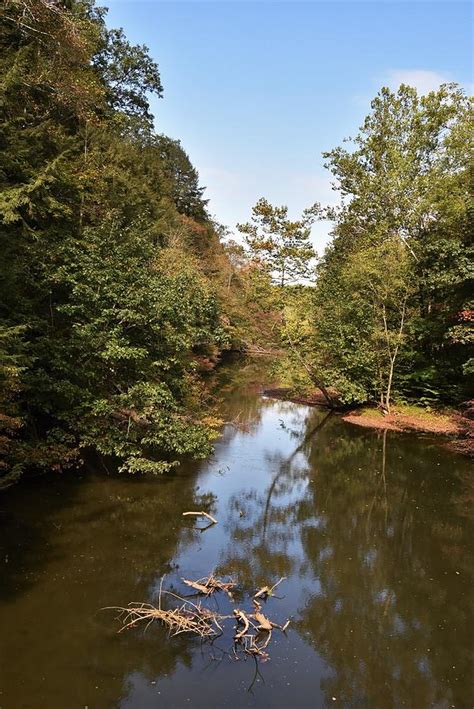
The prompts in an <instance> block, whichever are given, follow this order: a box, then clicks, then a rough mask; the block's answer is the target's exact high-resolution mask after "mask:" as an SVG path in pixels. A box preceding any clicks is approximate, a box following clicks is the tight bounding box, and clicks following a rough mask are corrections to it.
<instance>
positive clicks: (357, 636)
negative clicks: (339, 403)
mask: <svg viewBox="0 0 474 709" xmlns="http://www.w3.org/2000/svg"><path fill="white" fill-rule="evenodd" d="M218 377H219V381H220V389H219V391H220V395H221V397H222V403H221V409H222V412H223V416H224V418H225V419H226V420H228V421H230V420H232V419H234V418H236V417H238V420H239V422H241V423H242V424H243V426H235V425H227V426H226V427H225V429H224V431H223V435H222V436H221V438H220V439H219V440H218V441H217V444H216V449H215V453H214V455H213V456H212V457H211V458H210V459H208V460H207V461H204V462H201V463H195V464H189V465H182V466H181V467H180V468H179V469H178V470H176V471H175V472H174V473H173V474H170V475H165V476H161V477H158V478H154V479H140V478H133V477H127V476H125V475H122V476H120V475H113V474H107V473H106V472H105V471H104V470H103V468H100V469H98V470H95V471H94V470H92V471H82V472H74V473H72V472H71V473H68V474H63V475H58V474H55V475H53V474H51V475H46V476H44V477H40V478H36V479H33V480H29V481H24V482H22V483H21V484H18V485H17V486H15V487H12V488H10V489H8V490H6V491H4V492H3V493H2V495H1V496H0V524H1V530H2V531H1V538H0V564H1V579H0V581H1V582H0V627H1V638H2V639H1V665H0V707H1V709H24V708H25V709H26V708H27V707H28V708H32V709H43V708H44V709H75V708H76V707H77V708H78V709H86V708H87V709H105V708H108V707H120V709H152V708H153V709H156V708H160V707H163V708H165V707H166V708H167V709H168V708H175V707H176V708H179V709H181V708H183V707H206V709H213V708H215V707H219V708H220V707H232V708H236V707H256V708H258V709H260V708H262V709H263V708H265V709H267V708H270V707H285V708H288V709H290V708H298V707H301V708H305V709H306V708H308V709H309V708H311V709H313V708H317V707H331V706H336V707H337V706H343V707H357V708H362V707H363V708H374V709H379V708H381V709H384V708H385V707H394V708H395V707H413V708H416V709H423V708H424V707H436V708H439V709H444V708H445V707H446V708H448V707H459V708H465V707H470V706H472V704H473V699H474V693H473V691H472V690H473V687H472V679H471V677H472V659H473V640H472V628H473V625H472V589H473V566H474V562H473V555H472V542H471V540H472V538H473V535H472V505H471V503H472V487H471V488H470V487H469V485H471V486H472V466H471V464H470V463H469V461H468V460H467V459H465V458H463V457H461V456H460V455H458V454H456V453H453V452H450V451H449V450H447V449H446V448H445V447H443V446H442V445H441V444H440V442H439V440H435V439H434V438H432V437H429V436H425V435H417V434H401V433H396V432H393V431H388V432H385V433H382V432H377V431H371V430H368V429H363V428H359V427H356V426H352V425H351V424H348V423H344V422H343V421H342V420H341V419H340V418H339V417H338V416H335V415H332V416H328V413H327V412H326V411H325V410H323V409H316V408H309V407H306V406H302V405H297V404H292V403H288V402H283V401H277V400H272V399H268V398H265V397H262V396H261V395H260V394H259V390H260V388H261V386H262V385H264V384H265V379H264V377H265V375H264V373H263V372H262V370H261V367H260V368H259V366H258V365H257V364H253V363H243V362H242V363H239V364H238V365H237V366H235V365H234V366H233V367H228V368H227V369H226V368H224V369H223V370H222V371H221V372H220V373H219V375H218ZM470 490H471V492H470ZM203 508H204V509H207V510H209V511H211V512H212V514H213V515H214V516H215V517H216V518H217V520H218V524H217V525H215V526H212V527H209V528H208V529H206V530H205V531H203V532H201V531H199V527H202V526H203V524H202V523H201V522H199V521H198V522H194V521H193V520H192V519H190V518H186V517H183V516H182V513H183V512H184V511H188V510H199V509H203ZM210 571H214V572H215V573H216V574H218V575H219V576H232V577H233V578H235V579H236V580H237V581H238V583H239V586H240V587H241V588H242V592H243V596H242V597H241V598H240V600H239V603H243V604H244V605H245V604H247V605H249V601H250V598H251V595H252V594H253V593H254V592H255V590H256V589H257V588H258V587H259V586H261V585H262V584H265V583H270V584H271V583H275V582H276V581H277V580H278V579H279V578H280V577H282V576H283V577H286V580H285V581H283V582H282V583H281V584H280V585H279V586H278V590H277V591H275V593H276V594H277V595H278V596H279V597H278V598H276V597H273V598H270V599H269V600H268V602H267V604H266V606H265V612H268V614H269V615H270V616H271V617H272V618H274V619H275V620H276V621H277V622H284V621H285V620H286V619H287V618H290V619H291V624H290V627H289V629H288V631H287V632H286V633H285V634H282V633H281V632H279V631H274V635H273V640H272V643H271V645H270V646H269V648H268V651H269V654H270V659H269V660H268V661H267V662H260V663H258V664H256V663H255V662H254V660H253V658H248V659H247V661H245V660H243V659H241V660H240V661H236V660H235V659H233V658H232V656H231V655H229V654H227V650H230V648H229V647H228V646H226V645H225V643H226V642H227V641H226V639H225V638H224V639H220V645H219V647H217V645H218V643H217V642H216V647H211V646H209V644H206V643H204V644H202V643H201V642H200V641H198V640H196V639H193V638H191V637H186V636H178V637H176V638H168V637H167V634H166V631H165V630H164V629H162V628H161V627H158V626H157V625H156V626H151V627H149V628H148V630H147V631H146V633H144V632H143V629H140V628H137V629H134V630H132V631H128V632H126V633H122V634H117V630H118V629H119V627H120V626H119V624H118V622H117V620H116V614H114V613H113V612H111V611H104V610H101V609H102V608H104V607H105V606H116V605H119V606H123V605H127V604H128V603H129V602H131V601H147V602H153V601H154V600H156V594H157V592H158V589H159V584H160V580H161V578H162V577H163V576H165V580H164V584H165V585H166V586H167V587H169V588H171V587H173V588H175V589H177V590H179V591H180V592H183V584H182V581H181V577H186V578H191V579H196V578H199V577H202V576H206V575H207V574H208V573H209V572H210ZM212 603H215V604H220V605H219V607H223V608H226V607H227V605H228V602H227V601H226V600H224V599H222V598H216V601H212ZM216 607H218V606H217V605H216Z"/></svg>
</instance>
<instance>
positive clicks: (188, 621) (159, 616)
mask: <svg viewBox="0 0 474 709" xmlns="http://www.w3.org/2000/svg"><path fill="white" fill-rule="evenodd" d="M113 610H118V611H120V615H121V616H122V622H123V625H122V627H121V628H120V630H119V631H118V632H119V633H121V632H123V631H124V630H128V629H129V628H133V627H134V626H135V625H137V624H138V623H142V622H143V621H145V622H146V627H148V625H150V623H152V622H153V621H154V620H158V621H160V623H162V624H163V625H164V626H166V627H167V628H168V629H169V630H170V632H171V635H179V634H180V633H192V634H193V635H199V637H201V638H209V637H213V636H215V635H217V632H216V630H215V629H214V627H213V624H214V623H215V624H216V625H217V627H218V628H220V625H219V618H218V617H217V615H215V614H212V612H211V611H208V609H203V608H200V607H199V606H195V607H194V608H193V607H192V605H191V604H189V602H187V601H184V602H183V604H182V605H181V606H179V608H173V609H171V610H164V609H163V608H155V606H152V605H151V604H149V603H129V604H128V607H127V608H120V607H117V608H114V609H113ZM145 629H146V628H145Z"/></svg>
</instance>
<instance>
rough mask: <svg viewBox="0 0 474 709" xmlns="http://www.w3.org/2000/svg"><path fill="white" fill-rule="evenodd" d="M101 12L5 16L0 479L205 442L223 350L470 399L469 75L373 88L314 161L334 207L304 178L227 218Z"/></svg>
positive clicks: (347, 400)
mask: <svg viewBox="0 0 474 709" xmlns="http://www.w3.org/2000/svg"><path fill="white" fill-rule="evenodd" d="M106 19H107V16H106V11H105V10H104V9H103V8H100V7H98V6H96V5H95V2H94V0H64V1H61V0H57V1H53V0H6V1H5V2H4V3H3V8H2V10H1V27H0V44H1V53H0V76H1V103H0V148H1V163H0V249H1V254H2V256H1V263H0V272H1V279H0V289H1V292H0V360H1V369H0V487H1V486H7V485H10V484H11V483H12V482H14V481H16V480H18V479H19V478H20V477H21V476H22V475H23V474H24V473H27V472H28V471H40V470H45V471H46V470H57V471H60V470H64V469H66V468H69V467H74V466H79V465H80V464H81V462H82V461H83V460H84V458H85V457H86V456H88V455H100V456H106V457H107V458H110V459H111V460H113V461H114V462H115V463H116V465H117V467H118V468H119V469H120V470H121V471H123V472H126V473H162V472H165V471H167V470H169V469H171V468H173V467H174V466H175V465H176V464H177V463H178V462H179V461H180V460H182V459H183V457H193V458H204V457H206V456H208V455H209V453H210V451H211V450H212V441H213V440H214V439H215V438H216V437H217V436H218V434H219V430H220V428H221V426H222V421H221V419H220V418H219V415H218V412H217V411H216V408H215V406H214V401H213V397H212V395H211V393H210V391H209V387H208V386H207V382H206V377H207V372H208V371H209V369H211V368H213V367H214V366H215V365H216V363H218V362H219V361H220V360H222V359H223V358H225V356H226V353H228V352H237V353H242V354H245V353H251V354H252V353H253V354H262V353H265V356H271V357H272V361H273V364H272V366H273V370H274V376H275V378H278V379H279V380H280V381H281V382H282V383H283V384H285V385H287V386H291V387H292V388H294V389H295V390H297V391H304V390H307V389H308V388H312V389H318V390H319V391H320V392H321V393H322V397H323V399H324V400H325V403H326V404H327V405H329V406H330V407H334V408H341V407H349V408H350V407H354V406H358V405H361V404H364V405H373V406H378V407H381V409H382V410H383V411H386V412H389V411H390V408H391V406H392V405H393V403H394V402H412V403H415V404H417V405H421V406H424V407H430V408H435V409H436V408H437V407H455V408H456V407H459V406H460V405H461V404H463V403H464V402H466V401H467V400H468V399H469V396H470V393H469V392H472V386H473V374H474V355H473V349H472V348H473V342H474V304H473V301H472V299H471V298H472V292H473V290H472V280H473V271H472V256H473V221H474V205H473V202H472V187H473V181H474V174H473V170H472V162H471V161H470V152H471V151H470V148H471V146H472V124H471V113H470V111H471V103H470V99H469V97H468V96H467V95H466V93H465V91H464V90H463V89H462V88H461V87H460V86H458V85H456V84H444V85H442V86H441V87H440V88H439V89H438V90H436V91H431V92H429V93H427V94H426V95H420V94H418V93H417V91H416V90H415V89H414V88H411V87H410V86H407V85H401V86H400V87H399V88H398V90H395V91H393V90H390V89H388V88H386V87H384V88H381V90H380V91H379V92H378V94H377V95H376V96H375V98H374V99H373V101H372V103H371V106H370V112H369V114H368V115H367V117H366V118H365V121H364V122H363V124H362V126H361V127H360V128H357V126H354V131H355V133H354V137H352V138H350V139H347V140H345V141H344V142H343V143H342V145H341V146H338V147H335V148H333V149H328V151H327V152H326V153H325V154H324V159H325V161H326V167H327V170H328V171H329V172H330V173H331V175H332V177H333V186H334V190H335V192H336V194H337V195H338V200H339V201H338V205H337V206H327V205H325V204H321V203H320V202H319V201H318V195H317V194H315V195H314V203H313V204H310V205H308V208H307V209H306V210H305V211H304V212H303V213H302V214H301V215H299V217H298V218H297V219H294V218H293V217H292V216H291V215H289V213H288V209H287V207H285V206H275V205H272V204H271V203H270V202H269V201H268V200H267V199H265V198H263V197H262V198H261V199H260V200H259V201H258V202H257V203H256V205H255V207H254V208H253V211H252V213H251V214H250V215H249V221H248V222H247V223H244V224H239V225H237V226H236V225H230V227H231V228H228V227H225V226H223V225H221V224H220V223H218V221H216V219H215V218H214V217H213V216H211V214H210V212H209V209H208V206H207V201H206V196H205V190H204V187H203V186H202V185H201V183H200V180H199V175H198V172H197V170H196V169H195V167H194V166H193V165H192V163H191V161H190V159H189V157H188V155H187V153H186V151H185V147H183V146H182V145H181V143H180V142H179V141H177V140H174V139H172V138H170V137H167V136H166V135H163V134H162V133H160V132H159V130H158V131H157V129H156V127H155V125H156V126H158V128H159V125H160V121H159V117H158V118H157V120H156V123H155V119H154V116H153V115H152V113H151V108H150V97H151V96H153V95H154V96H155V97H159V98H161V97H162V96H163V94H164V91H165V89H164V88H163V85H162V78H161V76H160V70H159V66H158V64H157V63H156V61H155V58H154V57H151V56H150V54H149V52H148V49H147V48H146V47H145V46H142V45H133V44H131V43H130V42H129V41H128V40H127V38H126V36H125V34H124V32H123V31H122V30H120V29H110V28H109V27H108V25H107V22H106ZM157 60H159V57H158V58H157ZM165 88H166V87H165ZM309 120H310V118H309ZM317 220H326V221H329V222H330V223H331V224H332V233H331V234H332V240H331V242H330V245H329V246H328V248H327V249H326V251H325V252H324V253H323V254H316V253H315V251H314V249H313V246H312V243H311V228H312V226H313V224H314V223H315V222H316V221H317Z"/></svg>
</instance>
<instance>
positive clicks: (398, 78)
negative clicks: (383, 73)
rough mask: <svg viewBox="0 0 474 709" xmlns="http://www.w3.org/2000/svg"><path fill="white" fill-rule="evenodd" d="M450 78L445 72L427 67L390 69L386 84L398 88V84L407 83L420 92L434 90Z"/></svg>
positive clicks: (424, 92)
mask: <svg viewBox="0 0 474 709" xmlns="http://www.w3.org/2000/svg"><path fill="white" fill-rule="evenodd" d="M450 80H451V79H450V78H449V77H448V76H446V75H445V74H440V73H439V72H437V71H430V70H429V69H392V70H391V71H389V72H388V85H389V87H390V88H391V89H398V87H399V86H400V84H408V86H413V87H414V88H415V89H416V90H417V91H418V92H419V93H420V94H428V93H429V92H430V91H436V90H437V89H438V88H439V86H440V85H441V84H445V83H448V82H449V81H450Z"/></svg>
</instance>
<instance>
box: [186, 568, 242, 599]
mask: <svg viewBox="0 0 474 709" xmlns="http://www.w3.org/2000/svg"><path fill="white" fill-rule="evenodd" d="M181 580H182V581H183V583H185V584H186V586H190V587H191V588H194V590H195V591H198V593H202V594H203V595H205V596H210V595H211V594H213V593H214V592H215V591H224V593H226V594H227V595H228V596H229V598H230V599H231V600H232V599H233V596H232V589H234V588H235V587H236V584H235V582H234V581H227V582H226V581H221V580H220V579H218V578H216V577H215V576H214V575H213V574H210V576H208V577H207V578H202V579H198V580H197V581H189V580H188V579H181Z"/></svg>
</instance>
